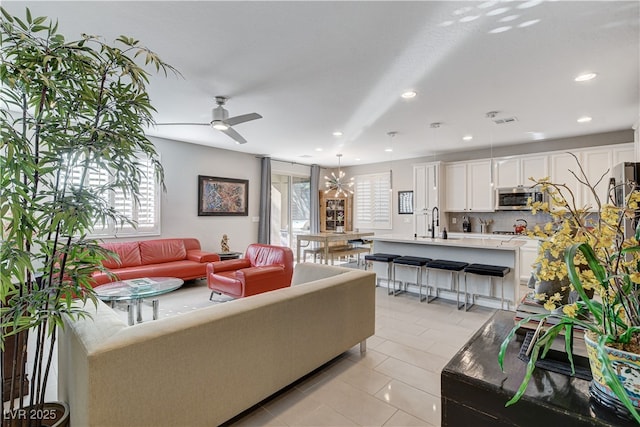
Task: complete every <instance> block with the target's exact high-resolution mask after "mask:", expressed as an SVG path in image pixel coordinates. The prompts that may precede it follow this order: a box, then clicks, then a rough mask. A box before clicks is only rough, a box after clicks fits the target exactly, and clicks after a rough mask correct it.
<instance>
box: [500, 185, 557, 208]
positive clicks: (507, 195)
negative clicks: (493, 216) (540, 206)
mask: <svg viewBox="0 0 640 427" xmlns="http://www.w3.org/2000/svg"><path fill="white" fill-rule="evenodd" d="M529 199H531V201H532V202H543V201H544V200H545V196H544V193H542V191H540V189H539V188H537V187H524V186H521V185H520V186H518V187H509V188H498V189H497V190H496V210H497V211H528V210H531V207H530V206H528V204H529Z"/></svg>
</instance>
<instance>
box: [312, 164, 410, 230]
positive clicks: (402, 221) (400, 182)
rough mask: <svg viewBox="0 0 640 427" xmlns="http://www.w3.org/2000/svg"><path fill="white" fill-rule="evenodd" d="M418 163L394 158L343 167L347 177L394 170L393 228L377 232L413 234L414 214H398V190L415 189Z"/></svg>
mask: <svg viewBox="0 0 640 427" xmlns="http://www.w3.org/2000/svg"><path fill="white" fill-rule="evenodd" d="M416 163H421V162H420V161H418V160H416V159H409V160H397V161H396V160H394V161H393V162H382V163H372V164H368V165H361V166H350V167H349V168H346V169H345V168H343V169H345V173H346V174H347V178H351V177H353V176H357V175H365V174H370V173H383V172H389V170H390V169H391V170H392V171H393V188H392V190H393V195H392V198H391V205H392V207H393V216H392V218H391V224H392V227H393V230H374V231H375V232H376V233H377V234H389V233H392V232H393V233H394V234H406V235H408V236H411V235H413V215H399V214H398V191H413V165H414V164H416ZM322 176H324V175H322ZM320 183H321V186H323V185H324V180H323V179H322V178H321V179H320ZM361 231H368V230H361Z"/></svg>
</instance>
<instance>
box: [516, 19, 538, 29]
mask: <svg viewBox="0 0 640 427" xmlns="http://www.w3.org/2000/svg"><path fill="white" fill-rule="evenodd" d="M538 22H540V20H539V19H532V20H531V21H525V22H523V23H522V24H519V25H518V28H527V27H530V26H532V25H536V24H537V23H538Z"/></svg>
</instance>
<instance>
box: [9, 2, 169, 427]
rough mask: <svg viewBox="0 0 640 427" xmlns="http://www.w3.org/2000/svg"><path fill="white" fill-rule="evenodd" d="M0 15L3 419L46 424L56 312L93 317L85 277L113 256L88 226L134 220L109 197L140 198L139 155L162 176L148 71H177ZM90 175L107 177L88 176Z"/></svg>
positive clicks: (125, 44)
mask: <svg viewBox="0 0 640 427" xmlns="http://www.w3.org/2000/svg"><path fill="white" fill-rule="evenodd" d="M1 12H2V16H1V17H0V19H1V21H0V28H1V33H0V36H1V39H0V47H1V49H2V56H1V57H0V60H1V63H0V82H1V86H0V90H1V96H0V100H1V101H0V102H1V103H2V104H1V105H2V107H1V108H0V124H1V130H0V132H1V139H0V153H1V157H0V162H1V163H0V166H1V168H0V177H1V178H0V179H1V180H2V181H1V183H0V187H1V188H2V193H1V195H0V202H1V205H0V215H1V217H2V223H1V225H2V227H1V230H2V231H1V235H0V238H1V242H0V244H1V246H0V278H1V279H0V280H1V282H0V319H1V325H0V326H1V328H2V341H1V345H2V350H3V351H2V354H3V359H4V360H3V361H2V362H3V363H2V365H1V366H2V377H3V382H2V387H3V390H2V392H3V395H4V396H3V401H6V400H8V401H9V404H8V409H5V411H4V414H3V415H4V416H3V425H4V424H5V423H7V425H29V426H31V425H35V426H38V425H53V423H54V422H53V421H51V420H50V419H51V418H53V417H55V416H56V414H55V413H54V412H55V411H54V410H53V409H50V407H49V406H45V392H46V388H47V383H48V379H49V376H50V372H51V368H52V360H55V359H52V357H53V349H54V345H55V342H56V329H57V328H58V327H62V326H63V325H64V323H63V319H64V318H76V317H78V316H87V315H90V314H89V312H88V311H85V308H84V306H85V305H86V303H88V302H90V301H95V299H96V297H95V294H94V292H93V291H92V288H91V274H92V273H93V272H95V271H96V270H99V269H101V268H102V264H101V261H102V260H103V259H104V258H106V257H107V256H111V255H112V254H109V253H107V252H106V251H105V250H103V249H101V247H100V246H99V245H98V241H96V240H94V239H92V238H90V237H89V236H90V233H91V232H92V229H93V228H94V227H96V226H100V225H101V224H105V223H107V222H109V221H113V222H114V223H116V224H124V223H127V222H129V223H130V221H131V220H130V219H129V218H127V217H126V216H124V215H123V214H121V213H119V212H118V211H117V210H115V209H114V207H113V206H112V205H111V204H110V199H111V198H112V196H113V195H114V194H116V193H118V194H120V195H122V196H124V197H126V198H128V199H130V200H134V201H135V200H137V198H138V196H139V194H140V183H141V180H142V179H143V178H144V175H143V172H141V170H140V169H139V167H138V162H139V159H140V158H146V159H151V162H152V163H153V164H154V167H155V171H156V178H157V179H158V180H159V182H161V181H162V167H161V165H160V164H159V162H158V157H157V153H156V151H155V148H154V146H153V144H152V143H151V141H149V140H148V138H147V137H146V136H145V134H144V129H145V128H146V127H147V126H148V125H149V124H151V123H152V116H151V114H152V111H153V107H152V106H151V103H150V101H149V97H148V95H147V91H146V84H147V83H148V76H149V73H148V71H146V67H148V66H151V67H152V68H154V69H155V71H161V72H164V74H165V75H166V74H167V72H175V70H174V69H173V68H172V67H171V66H170V65H168V64H166V63H164V62H163V61H162V60H161V59H160V58H159V57H158V56H157V55H156V54H155V53H154V52H152V51H151V50H149V49H147V48H145V47H143V46H142V45H140V43H139V42H138V41H137V40H134V39H132V38H128V37H124V36H120V37H119V38H118V39H117V40H116V42H115V43H114V45H113V46H112V45H109V44H107V43H106V42H104V41H102V39H101V38H99V37H96V36H89V35H82V37H81V38H80V39H78V40H74V41H66V40H65V38H64V36H63V35H62V34H60V33H59V32H58V24H57V22H54V21H52V20H50V19H48V18H46V17H35V16H32V14H31V12H30V10H29V9H27V10H26V15H25V17H23V18H19V17H16V16H11V15H10V14H9V13H8V12H7V11H6V10H4V9H1ZM96 170H100V171H105V179H104V180H99V181H97V182H90V181H89V180H88V179H87V177H88V176H89V174H90V172H92V171H96ZM132 225H134V226H135V224H132ZM78 300H79V302H80V304H78V302H77V301H78ZM27 343H31V344H30V346H29V352H28V353H26V349H27ZM9 349H10V350H11V351H9ZM28 367H31V368H30V371H29V372H27V371H26V369H27V368H28Z"/></svg>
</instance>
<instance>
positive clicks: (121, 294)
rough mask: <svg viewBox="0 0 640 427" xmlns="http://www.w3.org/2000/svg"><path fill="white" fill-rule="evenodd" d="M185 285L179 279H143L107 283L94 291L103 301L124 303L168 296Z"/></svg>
mask: <svg viewBox="0 0 640 427" xmlns="http://www.w3.org/2000/svg"><path fill="white" fill-rule="evenodd" d="M183 283H184V281H183V280H182V279H178V278H177V277H143V278H139V279H129V280H119V281H117V282H111V283H107V284H104V285H100V286H97V287H95V288H94V290H95V292H96V295H97V296H98V298H100V299H101V300H102V301H123V300H133V299H142V298H150V297H154V296H157V295H162V294H166V293H168V292H171V291H175V290H176V289H178V288H179V287H180V286H182V284H183Z"/></svg>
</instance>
